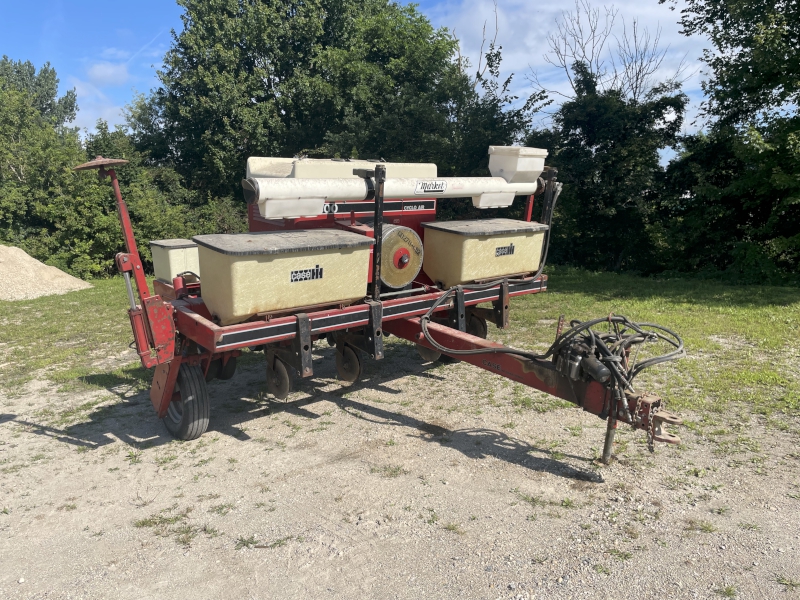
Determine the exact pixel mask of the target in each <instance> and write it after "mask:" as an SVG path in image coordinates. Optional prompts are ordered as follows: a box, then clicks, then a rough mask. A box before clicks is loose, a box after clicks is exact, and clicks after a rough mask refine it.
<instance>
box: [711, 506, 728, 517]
mask: <svg viewBox="0 0 800 600" xmlns="http://www.w3.org/2000/svg"><path fill="white" fill-rule="evenodd" d="M729 512H731V509H730V508H728V507H727V506H718V507H717V508H712V509H711V513H712V514H715V515H727V514H728V513H729Z"/></svg>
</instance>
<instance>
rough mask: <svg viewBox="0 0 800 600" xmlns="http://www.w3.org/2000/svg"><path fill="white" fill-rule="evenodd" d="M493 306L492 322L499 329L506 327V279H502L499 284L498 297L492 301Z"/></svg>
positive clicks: (507, 298)
mask: <svg viewBox="0 0 800 600" xmlns="http://www.w3.org/2000/svg"><path fill="white" fill-rule="evenodd" d="M492 306H494V324H495V325H497V327H498V328H499V329H505V328H506V327H508V313H509V295H508V279H503V282H502V283H501V284H500V297H499V298H498V299H497V300H495V301H494V302H492Z"/></svg>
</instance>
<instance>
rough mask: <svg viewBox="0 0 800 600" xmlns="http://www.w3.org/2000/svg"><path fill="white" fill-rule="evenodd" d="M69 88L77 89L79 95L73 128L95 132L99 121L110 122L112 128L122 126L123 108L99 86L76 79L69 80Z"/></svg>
mask: <svg viewBox="0 0 800 600" xmlns="http://www.w3.org/2000/svg"><path fill="white" fill-rule="evenodd" d="M69 86H70V87H74V88H75V92H76V93H77V95H78V107H79V108H80V110H79V111H78V115H77V116H76V118H75V121H74V122H73V123H72V125H73V126H76V127H80V128H81V129H87V130H89V131H90V132H91V131H94V129H95V125H96V124H97V120H98V119H104V120H105V121H108V123H109V125H110V126H112V127H113V126H114V125H118V124H122V123H123V122H124V118H123V116H122V108H123V107H122V106H119V105H118V104H117V103H115V102H114V101H113V100H112V99H111V98H109V97H108V96H107V95H106V94H104V93H103V92H102V90H100V88H98V87H97V86H95V85H94V84H92V83H91V82H88V81H83V80H81V79H77V78H75V77H70V78H69Z"/></svg>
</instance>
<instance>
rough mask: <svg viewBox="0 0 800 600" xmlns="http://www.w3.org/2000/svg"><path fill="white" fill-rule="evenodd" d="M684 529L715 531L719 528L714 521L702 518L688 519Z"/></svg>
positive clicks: (703, 531) (705, 531) (704, 531)
mask: <svg viewBox="0 0 800 600" xmlns="http://www.w3.org/2000/svg"><path fill="white" fill-rule="evenodd" d="M683 529H684V531H700V532H702V533H714V532H715V531H716V530H717V528H716V526H714V524H713V523H709V522H708V521H702V520H700V519H687V520H686V527H684V528H683Z"/></svg>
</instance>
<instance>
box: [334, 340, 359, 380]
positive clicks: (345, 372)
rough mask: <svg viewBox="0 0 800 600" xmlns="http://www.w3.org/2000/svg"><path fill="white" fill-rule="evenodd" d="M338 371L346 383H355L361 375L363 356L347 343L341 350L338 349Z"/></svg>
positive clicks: (340, 377)
mask: <svg viewBox="0 0 800 600" xmlns="http://www.w3.org/2000/svg"><path fill="white" fill-rule="evenodd" d="M336 373H337V374H338V375H339V379H340V380H341V381H342V382H344V383H348V384H349V383H353V382H354V381H356V380H357V379H358V378H359V377H360V376H361V356H359V354H358V352H356V351H355V350H354V349H353V348H351V347H350V346H348V345H347V344H345V345H344V346H342V350H341V352H340V351H339V349H338V348H337V349H336Z"/></svg>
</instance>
